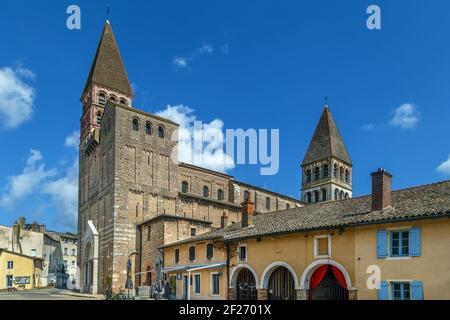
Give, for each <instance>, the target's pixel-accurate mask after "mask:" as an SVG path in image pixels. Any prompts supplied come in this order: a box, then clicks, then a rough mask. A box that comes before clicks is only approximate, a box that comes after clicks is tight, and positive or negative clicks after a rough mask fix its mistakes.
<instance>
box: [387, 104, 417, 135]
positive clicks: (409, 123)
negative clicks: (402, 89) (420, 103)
mask: <svg viewBox="0 0 450 320" xmlns="http://www.w3.org/2000/svg"><path fill="white" fill-rule="evenodd" d="M419 117H420V114H419V112H418V110H417V106H416V105H414V104H412V103H405V104H402V105H401V106H400V107H398V108H397V109H395V111H394V117H393V118H392V120H391V125H392V126H396V127H400V128H402V129H413V128H415V127H416V125H417V123H418V122H419Z"/></svg>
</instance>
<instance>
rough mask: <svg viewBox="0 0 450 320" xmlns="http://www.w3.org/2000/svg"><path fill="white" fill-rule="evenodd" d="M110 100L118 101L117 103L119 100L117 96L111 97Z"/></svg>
mask: <svg viewBox="0 0 450 320" xmlns="http://www.w3.org/2000/svg"><path fill="white" fill-rule="evenodd" d="M109 100H111V101H114V102H116V101H117V98H116V97H115V96H110V97H109Z"/></svg>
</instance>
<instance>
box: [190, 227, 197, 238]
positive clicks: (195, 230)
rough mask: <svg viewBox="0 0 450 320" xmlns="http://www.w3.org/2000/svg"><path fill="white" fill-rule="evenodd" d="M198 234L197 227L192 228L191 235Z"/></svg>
mask: <svg viewBox="0 0 450 320" xmlns="http://www.w3.org/2000/svg"><path fill="white" fill-rule="evenodd" d="M196 235H197V229H196V228H191V237H194V236H196Z"/></svg>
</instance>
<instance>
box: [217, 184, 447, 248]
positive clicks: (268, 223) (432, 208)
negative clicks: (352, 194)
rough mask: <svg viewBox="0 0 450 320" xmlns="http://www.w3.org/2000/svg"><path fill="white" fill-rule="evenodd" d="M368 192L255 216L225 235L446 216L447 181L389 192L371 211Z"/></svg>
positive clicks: (244, 235)
mask: <svg viewBox="0 0 450 320" xmlns="http://www.w3.org/2000/svg"><path fill="white" fill-rule="evenodd" d="M371 204H372V197H371V195H368V196H363V197H358V198H351V199H346V200H340V201H329V202H321V203H316V204H311V205H306V206H303V207H300V208H294V209H288V210H283V211H279V212H273V213H266V214H261V215H257V216H255V218H254V226H251V227H246V228H241V229H240V230H238V231H235V232H232V233H230V234H225V235H224V239H225V240H237V239H244V238H254V237H261V236H268V235H277V234H283V233H290V232H302V231H303V232H305V231H312V230H321V229H329V228H330V229H331V228H338V227H346V226H356V225H363V224H378V223H386V222H394V221H401V220H418V219H424V218H433V217H445V216H450V181H443V182H439V183H434V184H429V185H424V186H418V187H414V188H409V189H403V190H398V191H394V192H392V206H391V207H389V208H387V209H385V210H383V211H371Z"/></svg>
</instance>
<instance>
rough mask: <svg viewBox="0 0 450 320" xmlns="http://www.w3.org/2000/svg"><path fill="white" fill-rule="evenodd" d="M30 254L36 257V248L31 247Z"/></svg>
mask: <svg viewBox="0 0 450 320" xmlns="http://www.w3.org/2000/svg"><path fill="white" fill-rule="evenodd" d="M31 256H32V257H36V249H31Z"/></svg>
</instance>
